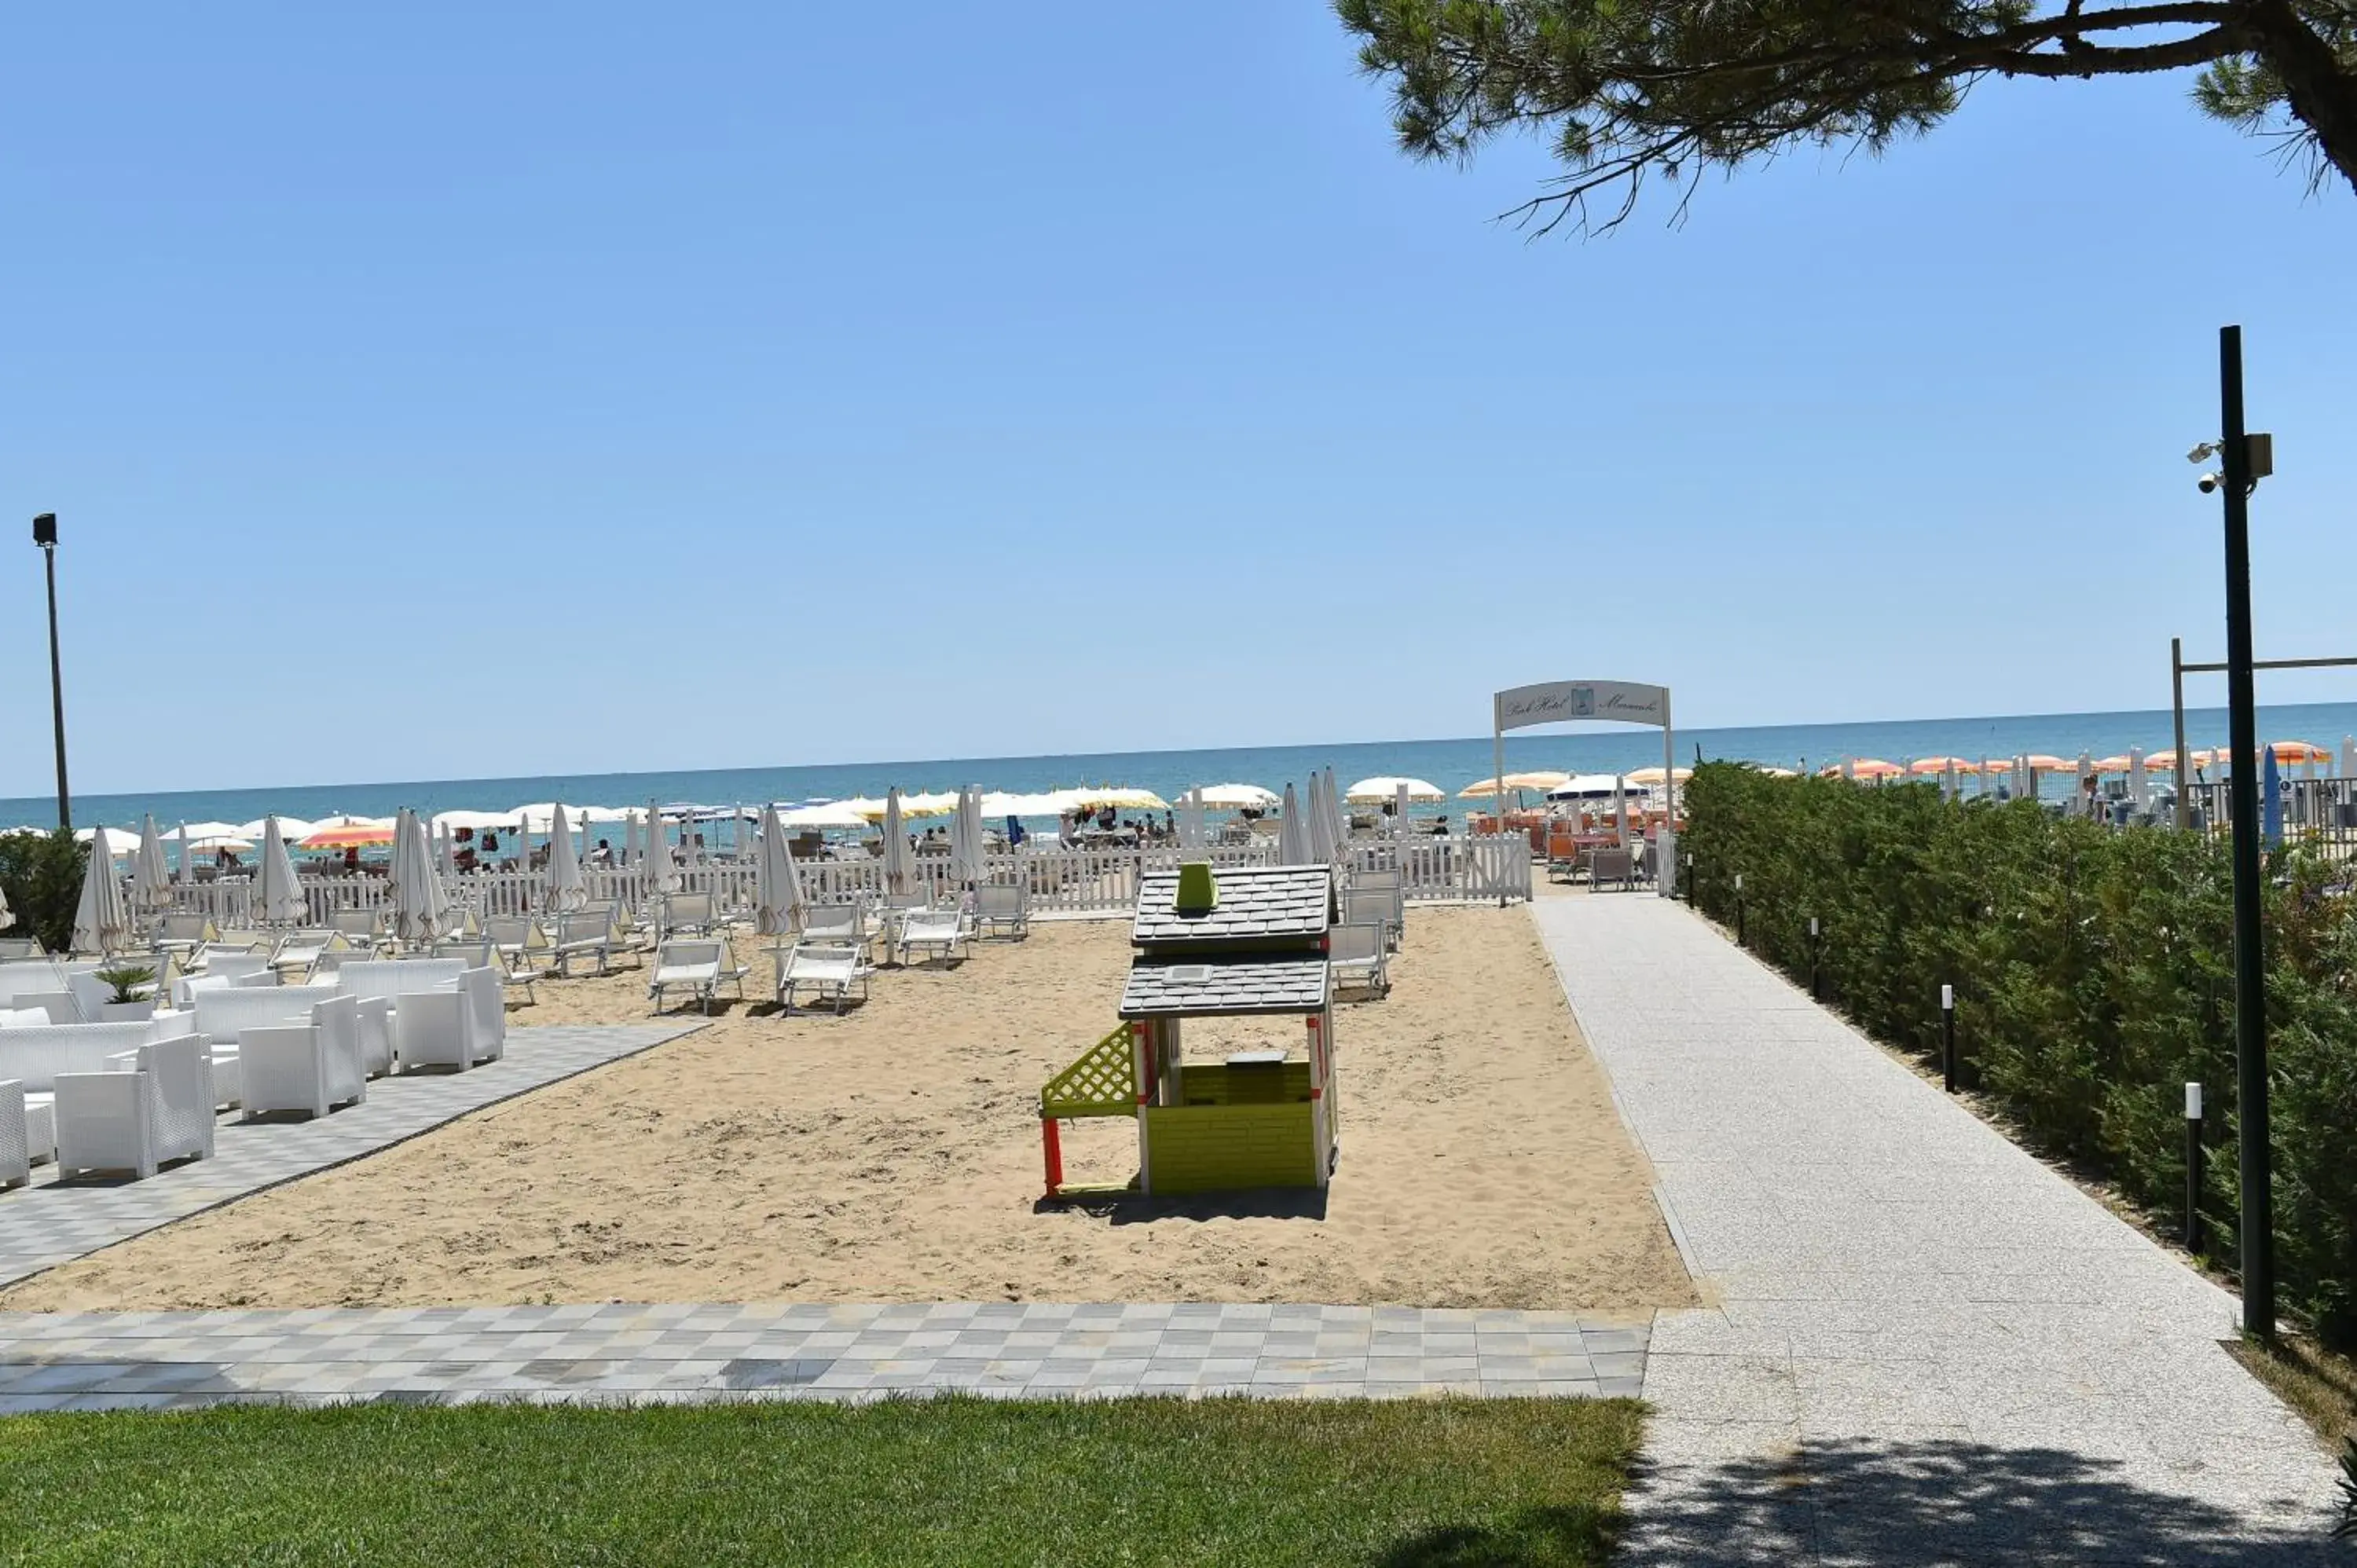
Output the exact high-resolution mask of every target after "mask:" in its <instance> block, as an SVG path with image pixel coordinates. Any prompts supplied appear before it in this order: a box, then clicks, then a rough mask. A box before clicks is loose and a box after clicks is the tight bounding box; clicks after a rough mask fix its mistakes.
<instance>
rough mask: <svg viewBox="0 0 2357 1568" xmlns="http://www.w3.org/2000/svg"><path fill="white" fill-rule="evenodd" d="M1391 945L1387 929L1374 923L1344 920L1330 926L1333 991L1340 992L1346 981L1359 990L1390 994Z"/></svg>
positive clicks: (1328, 960) (1328, 950)
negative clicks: (1337, 924) (1389, 953)
mask: <svg viewBox="0 0 2357 1568" xmlns="http://www.w3.org/2000/svg"><path fill="white" fill-rule="evenodd" d="M1389 946H1390V940H1389V938H1388V935H1387V934H1386V931H1385V929H1384V928H1383V926H1382V925H1381V924H1380V923H1378V922H1375V921H1372V920H1368V921H1345V922H1343V923H1342V924H1341V925H1339V926H1331V927H1329V928H1328V929H1327V932H1326V963H1327V967H1328V968H1329V970H1330V971H1331V972H1332V973H1333V976H1334V988H1335V989H1336V990H1337V991H1340V989H1342V986H1343V984H1344V983H1345V982H1351V983H1355V984H1356V985H1357V987H1358V989H1360V990H1362V991H1372V992H1373V993H1375V994H1376V995H1378V996H1384V995H1388V994H1390V993H1391V988H1392V978H1391V968H1390V960H1389V958H1388V957H1387V956H1386V950H1387V949H1388V948H1389Z"/></svg>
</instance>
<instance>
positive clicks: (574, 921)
mask: <svg viewBox="0 0 2357 1568" xmlns="http://www.w3.org/2000/svg"><path fill="white" fill-rule="evenodd" d="M554 951H555V956H556V973H557V975H558V976H559V977H560V978H563V979H570V978H572V974H573V961H574V960H576V959H584V958H595V959H596V960H597V972H598V973H599V974H600V975H603V974H605V973H606V972H607V969H606V964H607V961H608V959H609V958H611V957H612V956H613V952H614V912H613V911H612V910H611V909H587V910H583V911H582V912H580V913H579V914H574V915H559V916H558V917H557V918H556V939H555V948H554Z"/></svg>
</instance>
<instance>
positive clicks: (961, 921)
mask: <svg viewBox="0 0 2357 1568" xmlns="http://www.w3.org/2000/svg"><path fill="white" fill-rule="evenodd" d="M964 944H965V915H964V913H963V911H961V910H957V909H906V910H903V911H901V914H900V929H899V936H898V938H897V939H896V940H894V942H893V947H894V950H896V951H897V952H898V953H899V961H901V962H902V963H904V964H905V963H907V962H908V961H909V953H911V952H913V951H918V950H922V951H925V952H929V953H939V954H940V955H941V956H942V961H943V962H945V963H946V962H952V961H957V960H959V959H963V957H964V956H965V955H964V953H963V951H962V950H961V949H962V948H963V946H964Z"/></svg>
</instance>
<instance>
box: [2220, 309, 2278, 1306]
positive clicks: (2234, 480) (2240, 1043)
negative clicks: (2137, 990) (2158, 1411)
mask: <svg viewBox="0 0 2357 1568" xmlns="http://www.w3.org/2000/svg"><path fill="white" fill-rule="evenodd" d="M2218 416H2219V425H2220V430H2219V436H2220V444H2221V445H2222V447H2223V448H2224V450H2223V451H2222V452H2221V453H2220V456H2221V457H2222V459H2223V461H2222V464H2221V465H2220V473H2219V476H2218V480H2219V483H2218V488H2219V489H2222V490H2223V491H2224V492H2225V496H2226V710H2227V729H2228V736H2229V744H2230V745H2231V746H2233V753H2234V758H2233V775H2232V777H2231V779H2230V781H2229V785H2228V788H2229V790H2230V795H2229V800H2230V805H2229V808H2228V809H2229V810H2230V811H2232V812H2233V861H2234V1091H2235V1105H2234V1120H2235V1138H2234V1144H2235V1147H2236V1149H2237V1151H2238V1152H2239V1154H2240V1155H2241V1160H2242V1172H2241V1174H2242V1187H2243V1194H2242V1199H2243V1201H2242V1232H2243V1236H2242V1240H2243V1331H2244V1333H2246V1334H2253V1335H2256V1336H2257V1337H2260V1338H2261V1339H2264V1340H2266V1341H2267V1342H2269V1343H2273V1342H2274V1340H2275V1337H2276V1258H2275V1206H2274V1201H2273V1197H2274V1195H2273V1188H2272V1182H2271V1176H2270V1171H2269V1165H2270V1164H2271V1162H2270V1160H2269V1157H2268V1156H2269V1153H2270V1150H2269V1147H2268V1136H2269V1134H2268V1128H2267V972H2266V964H2265V963H2264V961H2263V960H2262V956H2261V953H2260V950H2259V940H2260V925H2259V733H2258V732H2259V717H2258V697H2257V694H2256V691H2255V686H2254V683H2253V680H2252V674H2251V663H2252V652H2251V508H2250V500H2251V489H2252V487H2253V486H2254V485H2255V484H2256V483H2257V478H2256V476H2255V475H2254V474H2253V473H2252V467H2253V465H2252V462H2251V443H2250V439H2249V436H2248V434H2247V433H2246V432H2245V431H2244V428H2243V329H2242V328H2239V327H2222V328H2219V329H2218ZM2270 457H2272V454H2270ZM2266 466H2267V467H2273V466H2274V465H2273V463H2272V461H2270V462H2269V463H2268V464H2267V465H2266Z"/></svg>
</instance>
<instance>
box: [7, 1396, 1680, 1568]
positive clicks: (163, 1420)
mask: <svg viewBox="0 0 2357 1568" xmlns="http://www.w3.org/2000/svg"><path fill="white" fill-rule="evenodd" d="M1640 1409H1641V1407H1639V1406H1638V1405H1636V1404H1635V1403H1633V1402H1629V1401H1621V1400H1607V1401H1598V1400H1560V1401H1557V1400H1465V1401H1448V1402H1406V1401H1401V1402H1350V1403H1344V1402H1267V1401H1259V1402H1247V1401H1243V1400H1213V1401H1204V1402H1193V1403H1189V1402H1180V1401H1175V1400H1128V1401H1122V1402H1091V1403H1050V1402H1042V1403H1024V1404H1017V1403H998V1402H984V1401H977V1400H959V1401H938V1402H923V1403H918V1402H892V1403H887V1404H880V1405H870V1406H866V1407H858V1408H854V1407H844V1406H833V1405H822V1404H748V1405H728V1406H705V1407H648V1408H643V1409H637V1410H567V1409H557V1408H533V1407H526V1406H517V1405H476V1406H469V1407H464V1408H460V1409H456V1410H441V1409H421V1408H413V1407H407V1406H399V1405H369V1406H353V1407H345V1408H342V1409H338V1410H327V1411H292V1410H283V1409H264V1408H243V1409H238V1408H230V1409H221V1410H213V1411H205V1412H194V1413H188V1414H175V1415H148V1414H120V1415H56V1416H20V1417H16V1418H13V1419H9V1420H5V1421H0V1563H91V1564H101V1563H102V1564H105V1565H107V1568H129V1565H131V1564H135V1563H175V1564H178V1563H367V1564H371V1565H375V1564H393V1563H434V1564H437V1565H440V1564H454V1565H456V1564H469V1563H502V1564H504V1563H679V1564H705V1563H895V1564H899V1563H960V1564H963V1563H1251V1564H1254V1565H1255V1568H1260V1565H1274V1564H1280V1563H1372V1564H1384V1565H1393V1568H1405V1565H1408V1564H1418V1565H1438V1564H1448V1565H1450V1568H1460V1565H1469V1564H1475V1563H1483V1564H1504V1563H1515V1564H1559V1563H1600V1562H1602V1561H1603V1558H1604V1555H1605V1550H1606V1547H1607V1545H1608V1543H1609V1538H1610V1532H1611V1528H1612V1524H1613V1521H1614V1519H1615V1517H1616V1513H1617V1509H1618V1508H1619V1498H1620V1487H1621V1482H1622V1479H1623V1477H1624V1474H1625V1472H1626V1469H1627V1466H1628V1465H1629V1462H1630V1460H1631V1457H1632V1456H1633V1455H1634V1454H1635V1452H1636V1447H1637V1443H1638V1439H1639V1435H1640V1426H1641V1414H1640Z"/></svg>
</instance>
